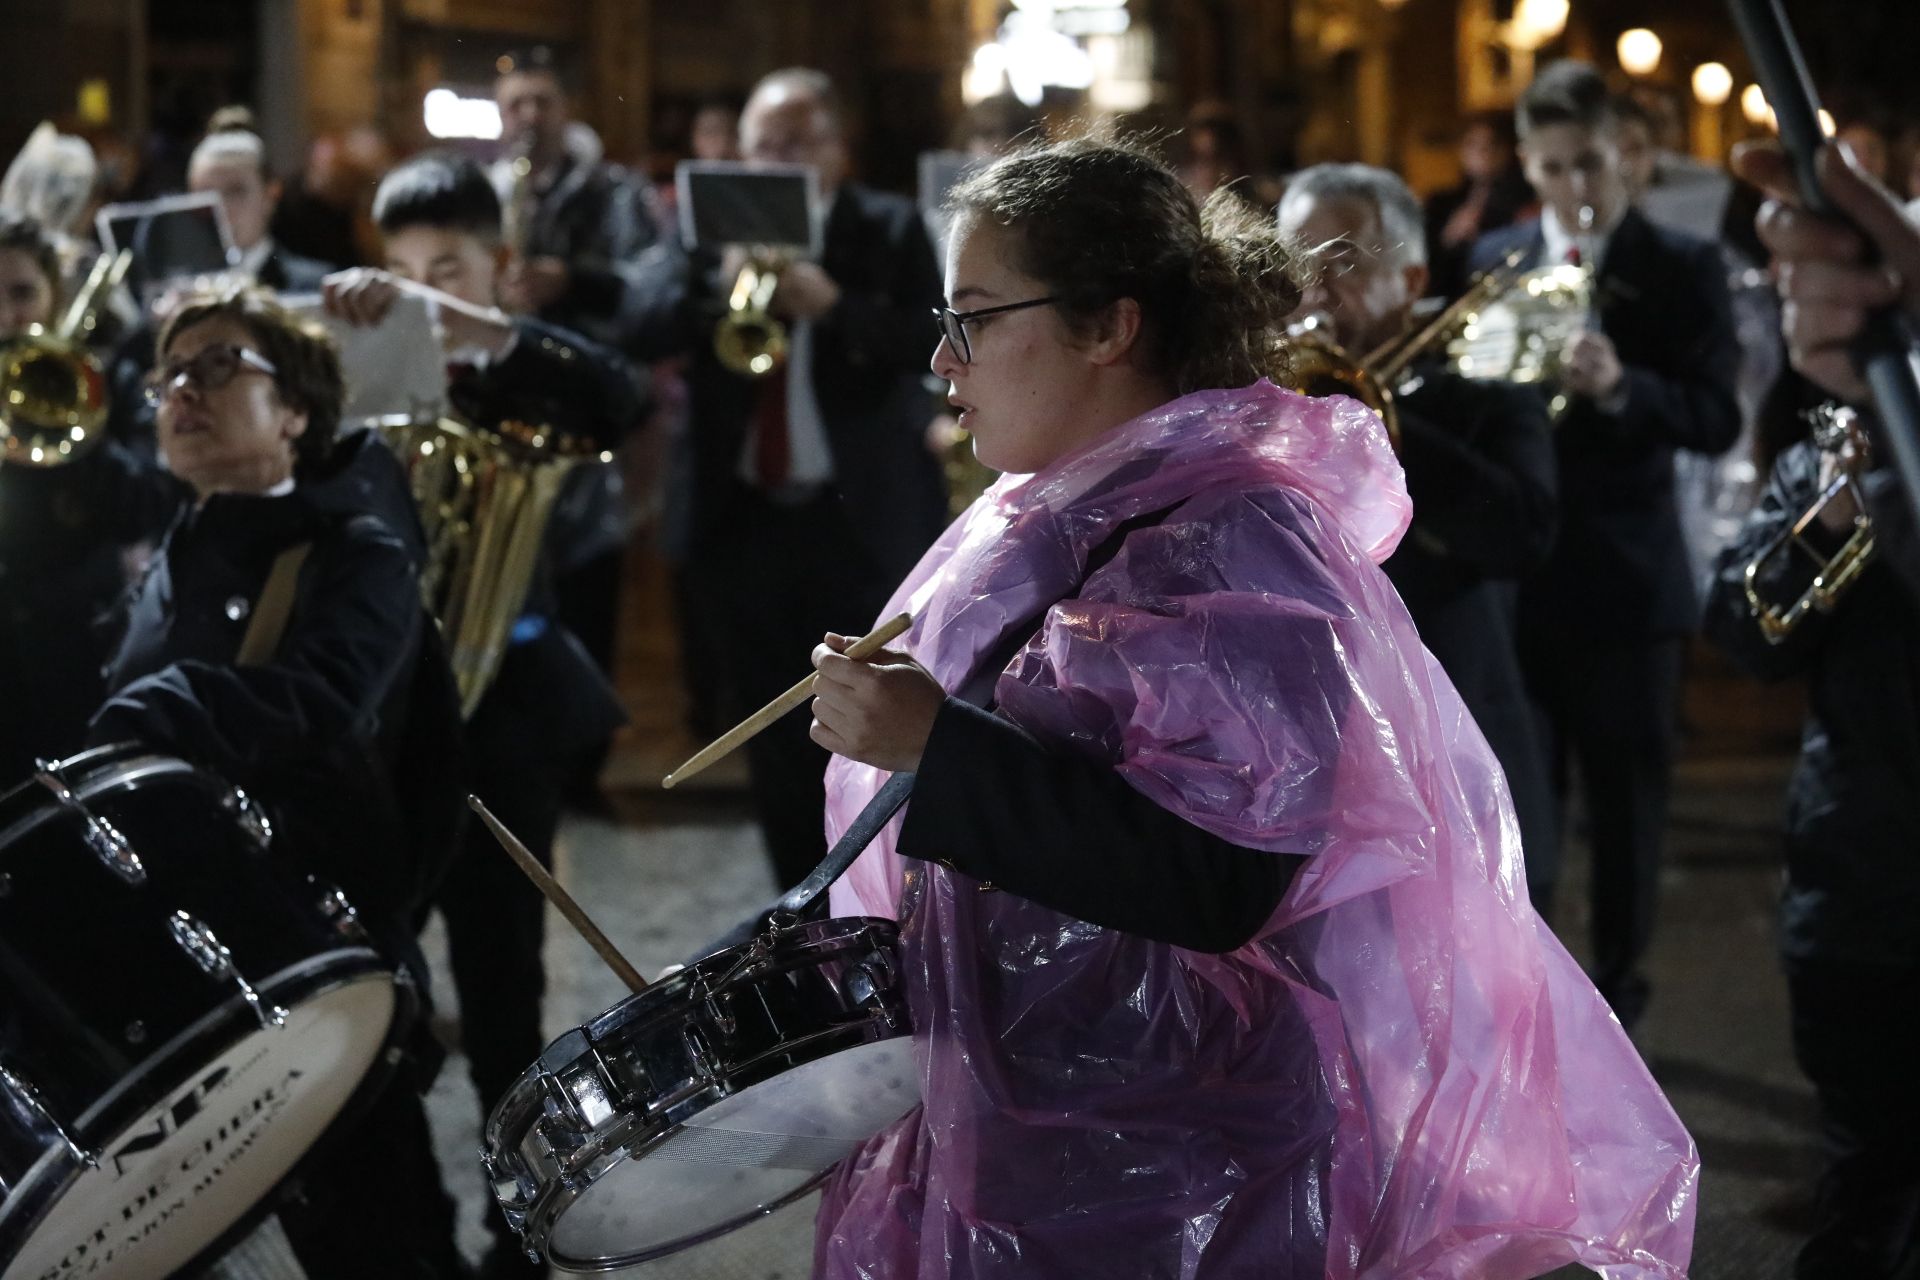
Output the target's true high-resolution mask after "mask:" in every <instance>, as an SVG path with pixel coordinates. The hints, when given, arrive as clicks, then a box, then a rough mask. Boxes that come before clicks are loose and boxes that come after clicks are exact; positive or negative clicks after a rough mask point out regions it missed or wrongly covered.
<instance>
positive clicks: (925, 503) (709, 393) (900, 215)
mask: <svg viewBox="0 0 1920 1280" xmlns="http://www.w3.org/2000/svg"><path fill="white" fill-rule="evenodd" d="M821 266H822V267H823V268H824V269H825V270H826V273H827V274H828V275H829V276H831V277H832V278H833V280H834V283H836V284H837V285H839V286H840V289H841V291H842V293H841V299H840V302H839V304H838V305H837V306H836V307H835V308H834V309H833V310H832V311H831V312H829V313H828V314H827V315H826V316H824V317H822V318H821V319H820V320H819V321H818V323H817V325H816V328H815V331H814V348H813V386H814V391H815V394H816V395H817V397H818V399H819V404H820V414H821V417H822V419H823V420H824V422H825V426H826V433H827V444H828V448H829V450H830V452H831V453H832V455H833V468H834V481H835V488H836V489H837V490H838V492H839V494H840V496H841V497H842V499H843V500H844V501H845V503H846V508H847V515H848V517H849V519H850V520H851V521H852V523H853V526H854V529H855V532H856V533H857V534H858V536H859V537H860V539H861V542H862V545H863V547H864V548H865V550H866V551H867V552H868V554H869V555H870V556H871V557H872V558H873V560H874V561H875V562H876V564H877V565H878V567H879V570H880V575H881V576H882V577H885V578H886V579H887V580H888V581H893V580H897V579H898V578H900V577H902V576H904V575H905V573H906V571H907V570H908V569H911V568H912V567H913V565H914V562H915V561H917V560H918V559H919V557H920V554H921V552H923V551H925V550H926V548H927V546H928V545H929V544H930V543H931V542H932V541H933V539H934V538H935V537H937V536H939V533H940V530H941V529H942V528H943V527H944V526H945V524H946V498H945V494H944V492H943V488H942V481H941V478H940V469H939V465H938V464H937V463H936V461H935V460H934V458H933V456H932V455H931V454H930V453H928V452H927V449H926V446H925V445H924V443H923V433H924V431H925V429H926V425H927V422H928V420H929V418H930V417H931V408H930V406H929V404H928V401H927V396H926V392H925V390H924V389H923V388H922V385H921V381H920V379H921V375H922V374H923V373H925V372H926V368H927V361H928V359H929V358H930V357H931V356H932V354H933V347H934V330H933V325H932V322H931V320H930V319H929V315H930V312H931V309H932V308H933V307H935V306H937V305H939V303H940V298H941V291H942V288H941V283H940V271H939V267H938V266H937V265H936V264H935V262H934V257H933V248H932V246H931V244H929V242H928V240H927V232H926V227H925V224H924V223H923V222H922V221H921V218H920V214H919V211H918V210H917V209H915V208H914V206H913V204H912V203H911V202H909V201H907V200H904V199H902V198H900V197H898V196H892V195H886V194H883V193H881V192H877V191H869V190H867V189H866V188H864V187H860V186H856V185H854V184H852V183H848V184H845V185H843V186H842V187H841V188H840V190H839V192H838V193H837V194H836V195H835V197H834V200H833V205H832V208H831V209H830V210H829V212H828V216H827V225H826V233H825V242H824V246H823V248H822V252H821ZM718 274H719V259H718V255H716V254H713V253H709V252H700V253H696V254H694V255H691V256H689V255H688V253H687V252H686V251H685V250H683V249H682V248H681V247H680V246H679V244H678V243H677V242H672V241H668V242H662V243H661V244H660V245H658V246H656V247H655V249H653V250H652V251H650V252H649V253H648V254H647V255H646V257H645V258H643V259H642V261H641V263H640V266H639V268H638V269H637V270H636V273H635V278H634V281H633V286H632V289H631V291H630V296H631V298H632V301H633V306H634V334H635V337H634V343H635V346H634V349H635V351H636V352H637V353H638V354H639V355H640V357H641V358H643V359H662V358H665V357H668V356H674V355H679V354H682V353H691V356H692V360H691V363H690V365H689V368H688V371H687V385H688V391H689V395H690V397H691V401H692V415H691V416H692V430H691V431H690V432H689V433H688V436H687V438H686V439H685V440H684V441H683V442H681V444H680V446H679V447H680V448H682V449H683V450H685V451H686V456H685V457H684V458H683V459H680V460H679V462H680V465H681V467H682V471H683V474H685V475H686V476H687V481H686V483H685V484H683V485H679V486H676V487H675V488H673V489H670V490H669V492H668V495H667V501H668V512H667V521H668V524H669V526H670V527H674V528H676V529H677V530H678V531H680V532H682V533H684V536H685V538H686V540H687V543H688V546H689V549H690V550H691V551H693V552H695V553H697V552H698V550H699V548H700V546H701V544H702V543H703V542H705V541H706V540H708V539H709V538H711V537H713V536H714V535H715V534H716V533H717V532H718V531H720V530H722V529H724V528H726V527H727V526H728V525H729V524H731V523H733V522H735V521H736V520H737V519H738V513H739V510H740V503H741V485H740V482H739V481H738V479H737V478H736V474H735V472H736V468H737V467H738V464H739V460H740V454H741V450H742V449H743V448H744V447H745V444H746V440H747V434H748V431H749V425H750V422H751V417H752V412H753V409H754V405H755V402H756V397H757V396H758V394H759V384H758V383H757V382H755V381H753V380H751V379H748V378H744V377H741V376H739V375H737V374H734V373H731V372H729V371H728V370H727V369H726V368H725V367H724V366H722V365H721V364H720V362H719V360H718V359H717V358H716V357H715V356H714V354H713V331H714V327H715V325H716V323H717V322H718V320H719V318H720V316H721V315H722V313H723V312H724V311H725V309H726V301H727V298H726V294H727V291H728V289H730V288H731V286H732V281H730V280H729V281H721V280H719V279H718Z"/></svg>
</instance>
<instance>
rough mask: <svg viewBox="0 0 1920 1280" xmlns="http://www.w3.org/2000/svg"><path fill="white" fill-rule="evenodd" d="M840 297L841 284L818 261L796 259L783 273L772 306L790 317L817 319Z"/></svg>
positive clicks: (777, 312) (776, 311) (778, 313)
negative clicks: (835, 281)
mask: <svg viewBox="0 0 1920 1280" xmlns="http://www.w3.org/2000/svg"><path fill="white" fill-rule="evenodd" d="M839 301H840V286H839V285H837V284H835V283H834V282H833V277H832V276H830V275H828V274H827V273H826V271H825V270H824V269H823V268H822V267H821V266H820V264H819V263H817V262H796V263H794V264H793V265H791V266H789V267H788V268H787V269H786V270H784V271H782V272H781V273H780V287H779V288H778V289H776V290H774V293H773V301H772V303H770V304H769V307H770V309H771V310H772V311H773V313H774V314H775V315H777V316H784V317H786V318H787V319H789V320H817V319H819V318H820V317H821V316H823V315H825V314H827V312H829V311H831V310H833V309H834V307H835V306H836V305H838V303H839Z"/></svg>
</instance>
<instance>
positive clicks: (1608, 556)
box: [1472, 209, 1740, 642]
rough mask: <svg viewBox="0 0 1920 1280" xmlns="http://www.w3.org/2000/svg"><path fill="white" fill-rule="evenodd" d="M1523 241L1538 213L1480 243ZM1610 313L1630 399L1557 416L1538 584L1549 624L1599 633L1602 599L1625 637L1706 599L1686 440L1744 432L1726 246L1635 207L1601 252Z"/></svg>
mask: <svg viewBox="0 0 1920 1280" xmlns="http://www.w3.org/2000/svg"><path fill="white" fill-rule="evenodd" d="M1516 248H1525V249H1527V250H1528V251H1529V256H1528V258H1527V259H1525V260H1524V262H1523V265H1525V266H1528V267H1532V266H1537V265H1539V259H1540V255H1541V253H1542V250H1543V239H1542V236H1541V231H1540V223H1539V222H1538V220H1535V221H1531V222H1527V223H1523V224H1521V225H1519V226H1516V227H1512V228H1509V229H1507V230H1505V231H1501V232H1496V233H1495V234H1493V235H1490V236H1487V237H1485V238H1484V239H1482V240H1481V241H1480V243H1479V244H1477V245H1475V246H1474V255H1473V263H1472V265H1473V267H1474V269H1476V270H1484V269H1485V268H1487V267H1490V266H1492V265H1493V264H1495V263H1497V262H1499V261H1500V260H1501V259H1503V258H1504V257H1505V256H1506V255H1507V254H1508V253H1509V252H1511V251H1512V250H1514V249H1516ZM1595 296H1596V302H1597V306H1598V309H1599V312H1600V327H1601V329H1602V330H1603V331H1604V332H1605V333H1606V335H1607V337H1609V338H1611V339H1612V340H1613V344H1614V347H1615V349H1616V350H1617V351H1618V352H1619V356H1620V362H1621V364H1622V365H1623V366H1624V367H1625V370H1626V384H1625V385H1626V401H1625V403H1624V405H1623V406H1622V407H1621V408H1620V410H1619V412H1617V413H1607V412H1604V411H1602V409H1601V408H1600V407H1599V406H1598V405H1596V404H1593V403H1592V402H1590V401H1584V400H1582V401H1577V402H1576V403H1575V404H1574V406H1573V407H1572V408H1571V409H1570V410H1569V411H1568V413H1567V415H1566V417H1565V418H1564V419H1563V420H1562V421H1561V422H1560V424H1559V426H1558V427H1557V429H1556V441H1557V444H1558V451H1559V461H1560V537H1559V541H1558V543H1557V545H1556V546H1555V548H1554V552H1553V558H1552V560H1551V561H1550V562H1549V563H1548V565H1547V568H1546V570H1545V571H1544V572H1543V573H1542V574H1541V575H1540V577H1539V578H1538V579H1537V580H1536V581H1535V582H1533V583H1532V584H1530V585H1529V588H1528V592H1527V599H1526V601H1525V607H1526V608H1527V610H1528V611H1529V613H1530V614H1532V615H1533V616H1534V617H1536V618H1538V619H1539V620H1540V621H1541V622H1542V624H1543V625H1544V626H1546V627H1548V628H1550V629H1552V630H1554V631H1555V632H1557V633H1559V634H1562V635H1566V636H1568V637H1569V638H1571V639H1576V640H1582V641H1586V642H1591V640H1592V638H1593V636H1594V634H1595V633H1596V630H1597V628H1596V627H1595V624H1594V618H1595V615H1596V612H1597V613H1600V614H1604V615H1605V617H1606V620H1607V621H1606V625H1605V628H1604V631H1605V633H1606V634H1607V635H1608V636H1610V637H1613V638H1615V639H1623V640H1626V639H1652V638H1658V637H1661V636H1670V635H1677V634H1680V633H1683V632H1686V631H1689V630H1691V629H1692V627H1693V626H1694V623H1695V620H1696V617H1697V613H1698V609H1697V598H1696V595H1695V592H1694V585H1693V582H1692V580H1691V578H1690V576H1689V573H1688V569H1687V554H1686V542H1685V539H1684V538H1683V536H1682V534H1681V530H1680V517H1679V513H1678V510H1677V509H1676V507H1675V506H1674V482H1673V453H1674V450H1675V449H1691V450H1694V451H1695V452H1698V453H1707V454H1715V453H1722V452H1725V451H1726V450H1727V449H1728V448H1729V447H1731V446H1732V444H1733V442H1734V440H1735V438H1736V437H1737V436H1738V435H1739V432H1740V411H1739V406H1738V405H1737V404H1736V402H1735V400H1734V391H1733V388H1734V377H1735V373H1736V371H1737V368H1738V365H1739V360H1740V351H1739V346H1738V344H1737V343H1736V342H1735V339H1734V330H1733V316H1732V309H1731V303H1730V302H1729V300H1728V296H1727V280H1726V268H1725V267H1724V266H1723V265H1722V262H1721V258H1720V252H1719V250H1718V248H1717V247H1715V246H1714V245H1711V244H1709V243H1707V242H1706V241H1704V240H1696V239H1693V238H1691V237H1689V236H1684V235H1681V234H1680V233H1678V232H1674V231H1668V230H1664V229H1662V228H1659V227H1656V226H1654V225H1653V224H1652V223H1650V222H1648V221H1647V220H1646V219H1645V218H1644V217H1642V216H1641V215H1640V214H1639V213H1637V212H1635V211H1633V210H1631V209H1629V210H1628V211H1627V213H1626V215H1625V216H1624V217H1623V218H1622V219H1621V221H1620V225H1619V226H1618V227H1616V228H1615V229H1614V232H1613V236H1612V238H1611V240H1610V241H1609V243H1608V247H1607V251H1606V257H1605V260H1604V261H1602V262H1601V263H1600V264H1599V268H1598V275H1597V278H1596V281H1595Z"/></svg>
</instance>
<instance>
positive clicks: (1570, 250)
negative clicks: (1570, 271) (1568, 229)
mask: <svg viewBox="0 0 1920 1280" xmlns="http://www.w3.org/2000/svg"><path fill="white" fill-rule="evenodd" d="M1567 265H1568V266H1570V267H1577V266H1579V265H1580V246H1579V245H1577V244H1570V245H1568V246H1567Z"/></svg>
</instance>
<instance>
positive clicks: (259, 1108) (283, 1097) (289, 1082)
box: [39, 1059, 306, 1280]
mask: <svg viewBox="0 0 1920 1280" xmlns="http://www.w3.org/2000/svg"><path fill="white" fill-rule="evenodd" d="M256 1061H257V1059H256ZM248 1065H249V1066H251V1065H252V1063H249V1064H248ZM243 1073H244V1068H243V1069H242V1071H241V1072H235V1073H233V1075H232V1076H229V1074H228V1073H227V1072H226V1070H225V1069H221V1070H218V1071H214V1072H210V1073H208V1075H207V1076H206V1077H205V1078H204V1079H202V1080H201V1081H200V1082H199V1083H197V1084H195V1085H194V1086H193V1087H192V1088H190V1089H188V1090H187V1091H186V1092H185V1093H183V1094H182V1095H181V1096H180V1098H179V1099H176V1101H175V1102H174V1103H173V1104H172V1105H171V1106H170V1107H169V1109H168V1110H167V1111H166V1112H165V1113H163V1115H162V1117H161V1121H160V1123H161V1124H162V1125H165V1124H166V1123H167V1122H168V1121H172V1122H173V1127H172V1128H170V1129H168V1130H167V1132H166V1133H165V1134H163V1135H162V1138H161V1141H162V1142H164V1140H165V1138H166V1137H170V1136H172V1135H173V1134H175V1133H177V1132H178V1129H179V1126H180V1125H181V1124H184V1123H185V1122H186V1121H187V1120H190V1119H192V1118H193V1117H195V1116H197V1115H199V1114H200V1113H201V1112H202V1111H204V1110H205V1109H206V1101H207V1098H208V1097H209V1096H211V1094H212V1093H214V1092H215V1091H217V1090H218V1089H219V1087H220V1085H221V1084H223V1083H226V1082H227V1081H228V1080H230V1079H232V1078H236V1077H237V1076H238V1075H240V1074H243ZM305 1074H306V1073H305V1072H303V1071H301V1070H300V1069H298V1068H289V1069H288V1070H287V1072H286V1074H285V1075H284V1076H282V1077H281V1078H280V1079H279V1080H277V1081H275V1082H274V1083H272V1084H270V1085H268V1086H267V1087H266V1088H264V1089H262V1090H261V1091H260V1092H258V1093H256V1094H254V1095H253V1096H252V1097H251V1098H249V1099H247V1100H245V1101H243V1102H242V1103H240V1104H239V1105H238V1106H236V1107H234V1108H233V1109H232V1111H231V1112H230V1113H229V1114H228V1115H226V1116H225V1117H223V1118H222V1120H221V1122H220V1124H219V1125H218V1127H217V1128H216V1129H215V1130H214V1132H213V1133H211V1134H209V1135H208V1136H207V1137H206V1138H204V1139H202V1140H201V1141H200V1142H199V1143H197V1144H195V1145H194V1146H192V1147H190V1148H188V1149H187V1150H186V1151H185V1152H183V1153H181V1155H180V1156H179V1158H178V1159H177V1160H175V1161H173V1163H172V1165H171V1166H170V1167H169V1168H168V1169H167V1170H165V1172H164V1174H163V1176H161V1177H160V1178H159V1180H157V1181H153V1182H150V1183H149V1184H148V1185H147V1187H146V1188H145V1189H144V1190H142V1191H140V1192H139V1193H138V1194H137V1195H135V1196H134V1197H133V1198H132V1199H130V1200H129V1201H127V1202H126V1203H125V1204H123V1205H122V1206H121V1208H120V1211H119V1215H118V1216H119V1219H120V1225H118V1226H116V1225H115V1224H114V1223H113V1222H112V1221H108V1222H106V1223H103V1224H101V1225H100V1226H98V1227H96V1228H94V1230H93V1231H92V1232H90V1233H89V1234H88V1235H87V1236H86V1237H85V1238H84V1239H83V1240H81V1241H80V1242H79V1243H78V1244H76V1245H74V1246H73V1248H71V1249H70V1250H68V1252H67V1253H66V1255H65V1256H64V1257H62V1258H61V1259H60V1261H59V1262H58V1263H56V1264H55V1265H54V1266H52V1267H50V1268H48V1269H47V1270H45V1271H43V1272H41V1273H40V1276H39V1280H70V1278H71V1277H78V1276H91V1275H98V1274H100V1273H101V1272H102V1271H103V1270H104V1269H105V1268H107V1267H110V1266H112V1265H113V1264H114V1263H116V1262H123V1261H125V1260H126V1259H127V1258H128V1256H130V1255H131V1254H132V1253H133V1252H134V1251H136V1250H137V1249H138V1248H139V1247H140V1245H141V1244H142V1243H144V1242H145V1241H146V1240H148V1239H150V1238H151V1237H153V1236H154V1235H156V1234H157V1233H159V1232H161V1231H163V1230H164V1229H165V1228H166V1226H167V1224H168V1222H169V1220H170V1219H172V1218H173V1217H174V1216H175V1215H176V1214H178V1213H180V1212H181V1211H182V1210H184V1209H185V1208H187V1206H188V1205H190V1204H191V1203H192V1202H193V1201H194V1199H195V1198H197V1197H199V1196H201V1195H203V1194H205V1193H206V1192H207V1191H209V1190H211V1189H212V1188H213V1186H214V1185H215V1184H216V1183H217V1182H219V1181H220V1179H221V1178H222V1177H224V1176H225V1175H226V1173H227V1172H228V1171H229V1170H230V1169H232V1168H233V1167H234V1166H235V1165H236V1164H237V1163H239V1161H240V1160H241V1159H242V1158H243V1157H244V1156H246V1155H247V1153H248V1152H249V1151H251V1150H252V1149H253V1148H254V1146H255V1145H256V1144H257V1143H258V1142H259V1141H260V1139H261V1137H262V1136H264V1135H265V1133H266V1132H267V1130H268V1129H269V1128H270V1127H271V1126H272V1124H273V1122H274V1120H275V1118H277V1117H278V1116H279V1114H280V1113H281V1111H283V1110H284V1109H285V1108H286V1107H287V1105H288V1104H289V1103H290V1102H292V1100H293V1096H294V1093H295V1091H296V1087H297V1084H296V1082H298V1081H299V1080H301V1079H302V1078H303V1077H304V1076H305ZM188 1102H191V1103H192V1105H191V1107H190V1108H187V1109H185V1110H182V1108H183V1107H185V1105H186V1104H187V1103H188ZM153 1132H154V1131H153V1130H146V1131H143V1132H142V1133H141V1134H139V1135H138V1136H137V1137H136V1138H135V1139H134V1140H133V1141H131V1142H128V1143H126V1144H124V1145H123V1146H121V1148H120V1149H119V1150H118V1151H116V1152H115V1153H114V1161H115V1166H116V1171H117V1172H116V1176H120V1174H123V1173H124V1171H125V1170H124V1167H123V1166H122V1165H121V1163H120V1161H121V1157H122V1156H126V1155H131V1154H134V1153H136V1152H139V1151H146V1150H152V1149H153V1148H154V1147H156V1146H158V1145H160V1143H158V1142H150V1141H147V1139H148V1138H149V1137H150V1136H151V1134H152V1133H153ZM175 1175H185V1177H186V1179H187V1181H188V1185H186V1186H184V1187H177V1186H176V1185H175V1181H176V1179H175Z"/></svg>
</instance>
